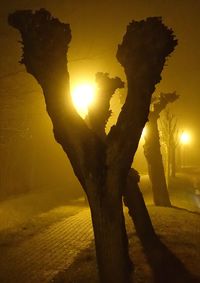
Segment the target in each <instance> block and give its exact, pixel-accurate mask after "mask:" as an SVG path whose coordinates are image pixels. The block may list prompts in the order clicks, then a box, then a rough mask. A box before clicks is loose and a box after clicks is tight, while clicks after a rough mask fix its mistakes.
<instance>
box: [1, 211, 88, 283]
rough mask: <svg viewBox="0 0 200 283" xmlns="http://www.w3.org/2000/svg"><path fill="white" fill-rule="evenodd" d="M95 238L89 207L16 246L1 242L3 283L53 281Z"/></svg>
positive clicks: (44, 282)
mask: <svg viewBox="0 0 200 283" xmlns="http://www.w3.org/2000/svg"><path fill="white" fill-rule="evenodd" d="M92 238H93V232H92V226H91V219H90V213H89V210H88V209H86V208H85V209H83V210H81V212H79V213H78V214H76V215H74V216H71V217H69V218H67V219H64V220H61V221H59V222H57V223H55V224H52V225H51V226H49V227H48V228H46V229H45V230H43V231H41V232H39V233H38V234H35V235H34V236H33V237H29V238H28V239H26V240H25V241H21V242H19V243H17V244H14V246H12V245H10V244H9V245H8V246H7V245H1V243H0V282H1V283H46V282H50V281H51V280H52V279H53V277H54V276H55V275H56V274H57V273H58V272H59V271H61V270H63V269H64V268H67V267H68V266H69V265H70V264H71V263H72V262H73V260H74V259H75V257H76V256H77V254H78V253H79V252H80V251H81V250H82V249H85V248H87V247H88V246H89V244H90V242H91V240H92Z"/></svg>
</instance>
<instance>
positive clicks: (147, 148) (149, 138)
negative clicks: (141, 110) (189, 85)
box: [144, 92, 178, 206]
mask: <svg viewBox="0 0 200 283" xmlns="http://www.w3.org/2000/svg"><path fill="white" fill-rule="evenodd" d="M177 98H178V95H177V94H176V93H175V92H172V93H161V94H160V96H159V97H158V99H157V100H156V101H154V102H153V104H152V108H153V110H152V111H150V113H149V121H148V123H147V125H146V128H147V134H146V135H145V144H144V154H145V157H146V160H147V164H148V172H149V178H150V181H151V186H152V192H153V200H154V203H155V205H160V206H171V202H170V199H169V193H168V190H167V183H166V178H165V170H164V165H163V160H162V154H161V149H160V137H159V129H158V119H159V117H160V113H161V111H162V110H164V109H165V107H166V106H167V105H168V104H169V103H170V102H173V101H175V100H176V99H177Z"/></svg>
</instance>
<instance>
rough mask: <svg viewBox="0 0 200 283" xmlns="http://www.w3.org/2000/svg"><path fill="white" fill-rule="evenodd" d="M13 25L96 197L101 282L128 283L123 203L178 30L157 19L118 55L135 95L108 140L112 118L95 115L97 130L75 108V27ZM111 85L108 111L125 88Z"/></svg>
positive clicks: (139, 28)
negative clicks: (71, 61) (71, 63)
mask: <svg viewBox="0 0 200 283" xmlns="http://www.w3.org/2000/svg"><path fill="white" fill-rule="evenodd" d="M9 23H10V24H11V25H12V26H14V27H15V28H17V29H18V30H19V31H20V32H21V36H22V43H23V45H24V47H23V51H24V54H23V58H22V60H21V63H23V64H25V66H26V69H27V72H29V73H30V74H32V75H33V76H34V77H35V78H36V80H37V81H38V83H39V84H40V85H41V87H42V89H43V94H44V98H45V102H46V109H47V112H48V114H49V116H50V118H51V121H52V123H53V131H54V136H55V139H56V140H57V142H58V143H60V145H61V146H62V148H63V150H64V151H65V152H66V154H67V155H68V157H69V159H70V161H71V164H72V167H73V169H74V173H75V175H76V176H77V178H78V179H79V181H80V183H81V185H82V187H83V189H84V191H85V193H86V195H87V197H88V201H89V205H90V209H91V216H92V222H93V229H94V236H95V246H96V254H97V263H98V269H99V275H100V280H101V282H102V283H112V282H115V283H128V282H130V281H131V279H130V269H129V268H128V267H129V266H128V264H127V263H128V262H129V261H130V260H129V256H128V245H127V235H126V228H125V224H124V215H123V207H122V195H123V191H124V189H125V188H126V183H127V176H128V173H129V170H130V168H131V164H132V160H133V157H134V154H135V152H136V149H137V146H138V142H139V139H140V136H141V132H142V129H143V127H144V125H145V123H146V121H147V119H148V113H149V106H150V102H151V96H152V93H153V92H154V89H155V85H156V84H157V83H158V82H159V81H160V80H161V76H160V74H161V71H162V69H163V66H164V64H165V62H166V57H167V56H168V55H169V54H170V53H171V52H172V51H173V50H174V47H175V45H176V40H175V39H174V37H173V33H172V30H170V29H168V28H167V27H166V26H164V24H162V22H161V19H160V18H157V17H152V18H147V19H146V20H144V21H139V22H136V21H133V22H131V23H130V24H129V25H128V27H127V31H126V34H125V35H124V38H123V41H122V43H121V44H120V45H119V46H118V51H117V59H118V61H119V62H120V63H121V65H122V66H123V67H124V70H125V74H126V77H127V83H128V94H127V98H126V101H125V104H124V106H123V108H122V111H121V113H120V115H119V118H118V121H117V124H116V125H115V126H113V127H112V128H111V130H110V132H109V133H108V135H107V136H105V135H104V134H102V129H103V127H105V121H106V115H104V111H102V112H101V113H99V115H101V114H102V117H101V118H100V119H99V120H98V123H97V124H96V122H95V121H94V120H93V118H91V117H92V110H91V111H90V114H89V116H90V125H91V128H89V127H88V126H87V125H86V123H85V122H84V121H83V120H82V119H81V117H80V116H79V115H78V114H77V113H76V111H75V109H74V107H73V104H72V101H71V97H70V91H69V73H68V70H67V57H66V53H67V50H68V45H69V42H70V40H71V31H70V27H69V25H68V24H64V23H60V22H59V21H58V20H57V19H55V18H53V17H52V16H51V15H50V13H49V12H47V11H45V10H40V11H36V12H35V13H32V12H31V11H18V12H15V13H14V14H12V15H10V16H9ZM105 79H106V77H105ZM105 85H106V89H102V91H103V92H105V93H104V95H105V96H106V97H105V102H104V103H108V102H109V97H108V94H109V95H110V94H111V93H113V91H114V90H115V89H117V88H119V87H121V81H120V80H119V79H118V78H114V79H109V80H108V84H107V83H106V84H105ZM103 100H104V98H103ZM102 105H103V104H102ZM93 113H94V112H93ZM105 113H106V111H105Z"/></svg>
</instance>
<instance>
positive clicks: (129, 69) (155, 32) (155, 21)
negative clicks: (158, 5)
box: [107, 17, 177, 174]
mask: <svg viewBox="0 0 200 283" xmlns="http://www.w3.org/2000/svg"><path fill="white" fill-rule="evenodd" d="M176 44H177V40H175V39H174V36H173V32H172V30H171V29H168V28H167V27H166V26H165V25H164V24H163V23H162V22H161V19H160V18H158V17H152V18H147V19H146V20H145V21H140V22H136V21H133V22H131V23H130V24H129V25H128V27H127V32H126V34H125V36H124V38H123V41H122V44H121V45H119V46H118V51H117V59H118V61H119V62H120V63H121V65H122V66H123V67H124V71H125V74H126V77H127V83H128V94H127V98H126V101H125V104H124V106H123V108H122V111H121V113H120V115H119V118H118V121H117V124H116V126H114V127H112V129H111V131H110V133H109V135H108V141H107V142H108V145H109V148H108V155H109V157H110V158H109V160H108V164H109V165H110V166H114V167H116V166H117V170H118V171H120V170H121V169H122V172H124V173H125V174H126V172H128V170H127V169H129V168H130V167H131V164H132V160H133V156H134V154H135V152H136V149H137V146H138V142H139V139H140V136H141V133H142V129H143V127H144V125H145V123H146V122H147V120H148V114H149V106H150V103H151V97H152V94H153V92H154V90H155V85H156V84H157V83H158V82H159V81H160V80H161V72H162V69H163V67H164V64H165V61H166V57H167V56H168V55H169V54H170V53H171V52H172V51H173V50H174V48H175V46H176ZM122 167H123V168H122Z"/></svg>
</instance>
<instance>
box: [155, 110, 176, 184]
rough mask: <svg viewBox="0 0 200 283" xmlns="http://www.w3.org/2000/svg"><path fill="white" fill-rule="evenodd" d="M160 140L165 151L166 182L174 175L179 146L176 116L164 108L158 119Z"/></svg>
mask: <svg viewBox="0 0 200 283" xmlns="http://www.w3.org/2000/svg"><path fill="white" fill-rule="evenodd" d="M159 122H160V130H161V141H162V143H163V145H164V147H165V151H166V171H167V179H168V183H169V181H170V178H171V177H175V176H176V167H177V164H176V149H177V148H178V147H179V146H180V141H179V134H180V129H179V127H178V122H177V117H176V116H175V115H174V114H172V113H171V111H170V110H169V109H166V110H165V111H164V113H163V115H162V117H161V118H160V120H159Z"/></svg>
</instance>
